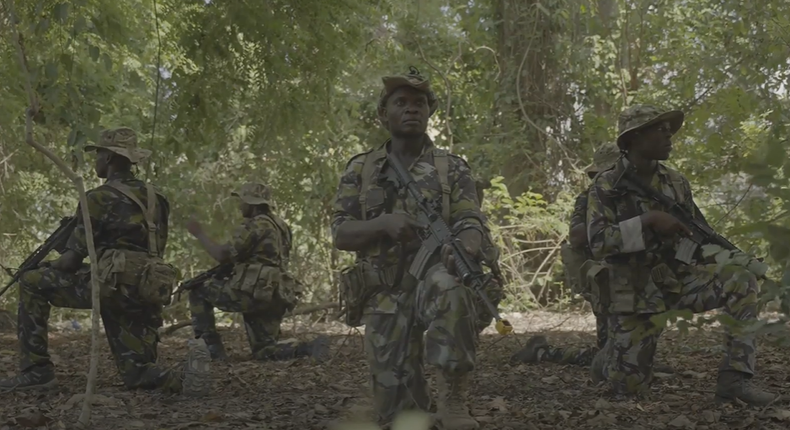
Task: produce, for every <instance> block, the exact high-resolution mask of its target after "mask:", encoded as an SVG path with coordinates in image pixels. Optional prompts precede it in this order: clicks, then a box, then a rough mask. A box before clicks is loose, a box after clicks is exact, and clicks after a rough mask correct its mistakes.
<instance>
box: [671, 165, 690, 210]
mask: <svg viewBox="0 0 790 430" xmlns="http://www.w3.org/2000/svg"><path fill="white" fill-rule="evenodd" d="M667 172H669V181H670V182H671V183H672V189H673V190H674V191H675V201H676V202H678V203H680V204H683V203H685V201H684V200H685V196H686V193H685V190H684V189H683V188H684V184H683V176H682V175H681V174H680V173H679V172H678V171H676V170H674V169H670V168H667Z"/></svg>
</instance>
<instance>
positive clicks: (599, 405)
mask: <svg viewBox="0 0 790 430" xmlns="http://www.w3.org/2000/svg"><path fill="white" fill-rule="evenodd" d="M611 407H612V404H611V403H609V402H607V401H606V399H604V398H603V397H600V398H598V400H596V401H595V410H597V411H605V410H607V409H611Z"/></svg>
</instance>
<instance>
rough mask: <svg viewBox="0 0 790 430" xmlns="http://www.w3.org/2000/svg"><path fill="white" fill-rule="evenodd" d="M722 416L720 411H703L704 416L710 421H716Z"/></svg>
mask: <svg viewBox="0 0 790 430" xmlns="http://www.w3.org/2000/svg"><path fill="white" fill-rule="evenodd" d="M719 417H721V412H719V411H715V412H714V411H711V410H704V411H702V418H703V419H704V420H705V421H706V422H708V423H715V422H716V421H718V420H719Z"/></svg>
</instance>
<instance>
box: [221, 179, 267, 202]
mask: <svg viewBox="0 0 790 430" xmlns="http://www.w3.org/2000/svg"><path fill="white" fill-rule="evenodd" d="M230 195H232V196H236V197H238V198H240V199H241V201H243V202H244V203H247V204H250V205H271V201H272V193H271V190H269V187H267V186H266V185H263V184H261V183H257V182H248V183H246V184H244V185H242V186H241V188H240V189H239V191H234V192H232V193H230Z"/></svg>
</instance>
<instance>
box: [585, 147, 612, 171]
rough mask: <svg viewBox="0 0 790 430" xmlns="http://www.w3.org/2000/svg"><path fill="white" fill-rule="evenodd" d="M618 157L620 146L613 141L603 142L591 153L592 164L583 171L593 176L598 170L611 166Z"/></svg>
mask: <svg viewBox="0 0 790 430" xmlns="http://www.w3.org/2000/svg"><path fill="white" fill-rule="evenodd" d="M618 158H620V148H619V147H617V145H615V144H613V143H607V144H604V145H603V146H602V147H600V148H598V149H597V150H596V151H595V153H593V164H592V166H590V167H588V168H587V169H586V170H585V171H584V172H585V173H587V174H588V175H590V176H595V175H597V174H598V173H599V172H603V171H604V170H606V169H608V168H610V167H612V166H613V165H614V163H616V162H617V159H618Z"/></svg>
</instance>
